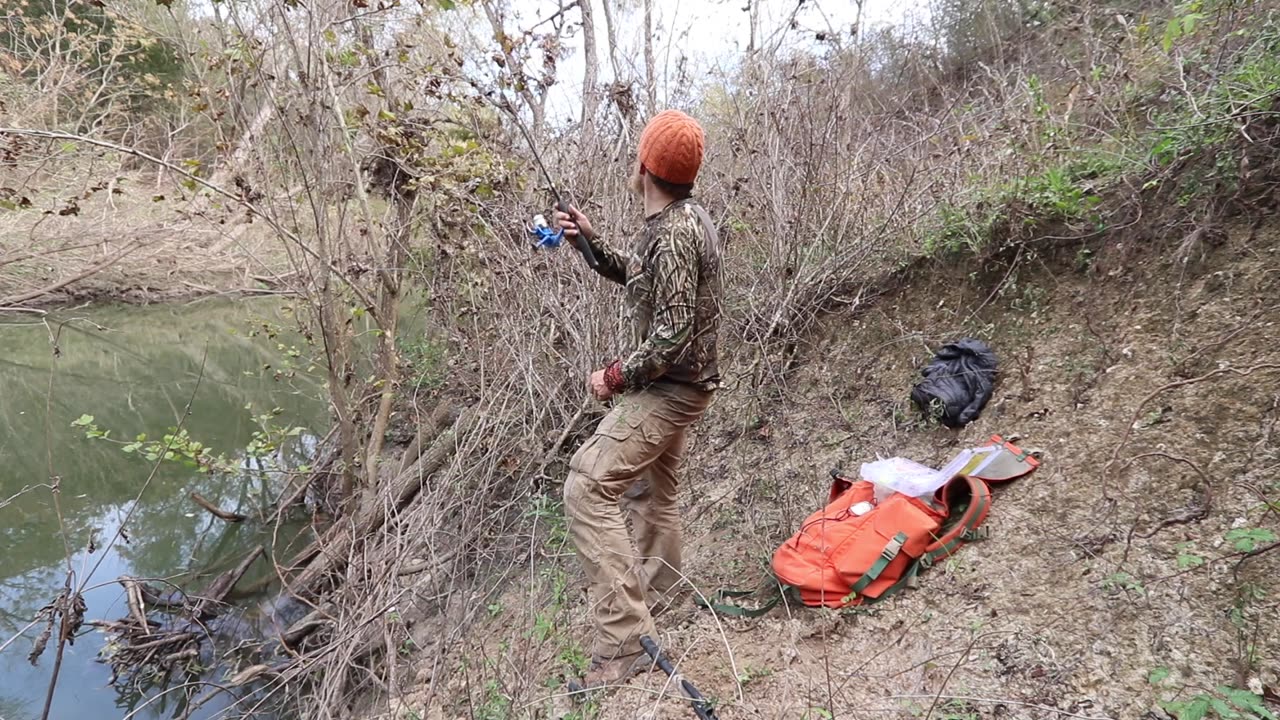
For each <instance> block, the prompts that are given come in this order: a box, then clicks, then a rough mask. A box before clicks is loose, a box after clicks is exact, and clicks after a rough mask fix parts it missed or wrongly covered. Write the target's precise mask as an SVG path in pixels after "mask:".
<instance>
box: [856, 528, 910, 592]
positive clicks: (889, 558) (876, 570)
mask: <svg viewBox="0 0 1280 720" xmlns="http://www.w3.org/2000/svg"><path fill="white" fill-rule="evenodd" d="M906 542H907V534H906V533H904V532H900V533H898V534H897V535H894V536H893V538H892V539H891V540H889V542H887V543H885V546H884V549H883V550H881V551H880V557H878V558H876V561H875V562H874V563H872V564H871V567H870V568H868V569H867V571H866V572H864V573H863V574H862V577H860V578H858V582H856V583H854V584H853V587H852V588H851V592H850V593H849V594H848V595H846V596H845V598H844V601H845V602H846V603H848V602H852V601H853V600H854V599H856V598H857V597H858V596H859V595H861V594H862V591H863V590H866V589H867V586H868V585H870V584H871V583H873V582H875V581H876V579H877V578H879V577H880V573H882V572H884V569H885V568H887V567H889V563H891V562H893V561H894V559H895V558H897V557H898V553H900V552H902V546H903V545H905V544H906Z"/></svg>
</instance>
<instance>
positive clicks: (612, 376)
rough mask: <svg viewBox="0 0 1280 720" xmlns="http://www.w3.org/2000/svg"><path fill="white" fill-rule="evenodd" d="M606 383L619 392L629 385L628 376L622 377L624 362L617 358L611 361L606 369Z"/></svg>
mask: <svg viewBox="0 0 1280 720" xmlns="http://www.w3.org/2000/svg"><path fill="white" fill-rule="evenodd" d="M604 384H605V385H608V386H609V389H610V390H612V391H614V392H618V391H620V390H622V389H623V388H624V387H626V386H627V381H626V378H624V377H622V362H621V361H618V360H615V361H613V362H612V363H610V365H609V367H607V368H605V369H604Z"/></svg>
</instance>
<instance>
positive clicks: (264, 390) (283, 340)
mask: <svg viewBox="0 0 1280 720" xmlns="http://www.w3.org/2000/svg"><path fill="white" fill-rule="evenodd" d="M48 320H49V322H48V323H47V324H46V323H45V322H42V321H40V320H39V319H38V318H36V317H35V316H26V315H19V316H3V317H0V644H3V643H5V642H6V641H9V640H10V639H11V638H13V637H14V636H18V637H17V639H16V640H14V641H13V642H12V643H10V644H9V645H8V647H7V648H5V649H4V650H3V651H2V652H0V720H28V719H31V718H39V717H40V714H41V711H42V709H43V707H44V702H45V695H46V692H47V689H48V685H49V680H50V676H51V674H52V668H53V664H54V652H53V650H54V647H53V644H51V645H50V647H49V650H48V651H47V652H46V653H45V654H44V656H43V657H41V658H40V659H39V661H38V664H37V665H36V666H35V667H33V666H32V665H31V664H30V663H29V662H28V661H27V655H28V653H29V652H30V651H31V648H32V641H33V640H34V638H35V637H36V635H37V634H38V632H39V628H38V627H37V628H35V629H30V630H26V631H25V632H24V628H26V627H27V625H28V624H29V623H30V622H31V620H32V618H33V617H34V616H35V614H36V613H37V611H38V610H39V609H40V608H41V607H42V606H44V605H45V604H46V603H48V602H49V601H50V600H51V599H52V598H53V597H54V596H56V595H57V593H58V591H59V590H60V589H61V588H62V587H63V585H64V583H65V582H66V579H67V576H68V571H69V570H70V571H71V573H72V576H73V583H74V584H76V585H77V586H80V585H83V586H84V587H87V588H89V589H88V590H86V592H85V593H84V597H85V600H86V602H87V605H88V614H87V618H89V619H95V618H96V619H107V620H115V619H119V618H121V617H123V616H124V615H125V614H126V613H127V608H126V606H125V602H124V596H123V591H122V590H121V588H120V586H119V585H118V584H115V583H114V580H115V579H116V578H117V577H119V576H120V575H123V574H129V575H133V576H136V577H147V578H172V579H174V580H175V581H178V582H181V583H183V584H191V585H193V586H195V587H197V588H198V587H202V586H203V584H204V583H207V582H208V581H209V580H210V579H212V577H213V576H214V575H216V573H217V572H218V571H220V570H223V569H226V568H227V567H230V566H233V565H234V564H235V563H236V562H237V560H238V559H239V558H240V557H242V556H243V555H244V553H245V552H246V551H247V550H248V549H250V548H252V547H254V546H255V545H259V544H261V545H266V546H268V547H269V546H270V543H271V542H272V538H271V533H270V528H264V527H263V523H259V522H254V520H253V519H252V516H254V515H255V514H258V513H260V512H263V511H265V510H266V509H267V508H268V506H269V505H270V503H271V501H272V499H273V498H274V497H275V494H276V492H277V491H278V488H279V484H280V482H279V481H280V479H281V476H280V475H279V474H278V473H273V474H271V475H270V476H268V475H264V474H263V473H257V472H253V471H252V470H245V471H244V472H240V473H229V474H222V475H217V474H202V473H200V472H197V471H194V470H191V469H188V468H185V467H182V466H180V465H177V464H163V465H162V466H161V467H160V470H159V471H158V472H157V474H156V475H155V477H154V478H153V479H152V480H151V482H150V484H149V485H146V483H147V478H148V475H149V474H150V472H151V464H150V463H148V462H147V461H146V460H145V459H143V458H140V457H138V456H137V455H136V454H127V453H125V452H123V451H122V447H123V444H122V443H118V442H111V441H105V440H92V439H88V438H86V436H85V435H86V432H85V428H83V427H74V426H73V425H72V423H73V422H74V421H75V420H77V419H78V418H80V417H81V416H83V415H91V416H93V419H94V420H93V421H94V423H95V424H96V425H97V426H98V427H99V428H101V429H102V430H104V431H105V430H109V431H110V437H111V438H112V439H115V438H119V439H122V440H130V439H133V438H134V437H135V436H136V435H137V434H139V433H146V434H148V435H149V436H150V437H158V436H160V435H162V434H163V433H164V432H165V431H166V429H167V428H169V427H171V426H176V425H177V424H178V423H179V421H180V420H181V418H182V416H183V415H184V410H185V408H186V407H187V405H188V403H190V408H191V411H190V415H189V416H188V417H187V418H186V420H185V425H184V426H185V428H186V430H187V431H188V432H189V434H190V436H191V438H192V439H194V440H196V441H199V442H201V443H203V444H205V445H208V446H210V447H212V448H214V449H215V450H216V451H218V452H221V453H223V454H225V455H226V456H227V457H228V458H231V459H233V460H235V459H242V458H244V455H245V451H244V448H245V447H246V445H247V444H248V443H249V442H250V441H251V438H252V434H253V432H254V431H255V430H257V429H258V425H257V424H256V423H255V421H254V416H255V415H260V414H262V413H267V412H270V411H272V410H273V409H278V410H279V414H278V415H277V416H276V418H275V420H274V422H275V423H276V424H277V425H280V426H297V427H301V428H304V430H303V431H302V432H300V433H299V434H297V435H295V436H294V437H293V438H291V439H289V440H288V441H287V442H285V443H284V444H283V445H282V447H281V449H280V451H279V452H278V453H276V454H275V455H274V457H273V459H272V462H277V463H280V465H279V466H280V467H297V465H298V464H301V463H304V462H305V457H306V456H307V455H308V453H309V451H310V450H311V449H312V448H314V446H315V444H316V442H317V435H318V434H322V431H323V429H324V427H325V424H326V417H325V404H324V402H323V401H322V397H321V394H322V389H321V387H320V385H319V382H318V379H317V377H316V375H314V374H312V373H308V372H307V370H308V365H309V363H308V359H307V356H306V353H307V350H306V348H305V347H304V346H303V344H302V343H301V342H300V341H299V340H298V338H296V337H294V336H291V335H290V334H289V333H288V332H287V331H286V332H284V333H283V334H281V335H279V336H278V337H276V338H269V337H267V336H266V334H265V333H259V334H257V335H256V336H251V334H250V331H251V330H253V328H254V325H255V324H256V325H257V327H258V329H259V330H260V329H261V328H262V323H263V322H266V323H269V324H271V325H273V326H276V327H280V328H282V329H287V328H289V327H290V326H291V325H292V324H293V323H292V318H291V316H290V311H289V308H288V306H287V305H285V304H283V303H280V302H278V301H274V300H268V301H235V302H232V301H205V302H198V303H193V304H188V305H182V306H167V307H151V308H138V307H92V308H85V309H80V310H68V311H61V312H57V313H55V314H53V315H51V316H49V318H48ZM55 345H56V348H57V352H56V353H55V351H54V347H55ZM295 345H296V348H297V350H298V351H300V352H299V353H297V356H296V357H295V356H293V355H294V353H292V352H291V347H293V346H295ZM281 346H283V348H282V347H281ZM247 408H248V409H247ZM51 477H55V478H57V479H58V487H59V489H60V492H59V493H57V495H56V497H55V494H54V493H53V492H52V491H51V490H50V487H49V485H50V478H51ZM144 485H146V487H145V489H144ZM193 490H195V491H198V492H199V493H200V494H202V495H203V496H204V497H206V498H208V499H210V500H212V501H213V502H215V503H217V504H219V505H221V506H222V507H224V508H226V509H229V510H237V511H239V512H241V513H243V514H246V515H249V516H251V519H250V520H249V521H248V522H245V523H242V524H240V525H234V524H227V523H223V522H222V521H220V520H217V519H215V518H213V517H212V516H211V515H209V514H207V513H205V512H204V511H202V510H200V509H199V508H198V507H196V506H195V504H194V503H192V501H191V499H190V493H191V492H192V491H193ZM55 500H56V502H55ZM122 527H123V528H124V530H125V533H126V535H127V540H125V539H123V537H122V538H121V539H120V540H118V541H117V542H115V543H114V544H112V543H111V540H112V538H113V537H114V536H115V535H116V531H117V530H118V529H120V528H122ZM299 533H301V534H299ZM305 533H306V531H305V529H304V528H291V527H287V526H286V527H283V528H282V529H281V532H280V533H279V537H280V538H287V537H293V538H296V539H295V540H294V542H302V541H303V540H305ZM268 573H269V570H268V567H267V565H266V563H264V562H261V561H259V562H258V563H257V564H256V565H255V567H254V568H253V570H252V571H251V572H250V573H249V575H248V576H247V577H246V578H245V581H244V584H252V583H253V582H254V580H255V579H260V578H265V577H267V575H268ZM247 604H248V605H252V604H253V603H252V599H250V601H249V602H248V603H247ZM105 644H106V637H105V636H104V634H103V633H102V632H101V631H100V630H96V629H93V628H90V627H89V626H88V625H87V624H86V626H85V627H84V628H83V629H82V630H81V636H80V637H79V638H78V639H77V640H76V642H75V644H74V646H69V647H67V649H66V652H65V656H64V659H63V663H62V668H61V673H60V676H59V679H58V682H57V686H56V689H55V694H54V699H53V704H52V710H51V712H50V714H49V717H51V718H85V719H86V720H93V719H97V718H104V719H106V718H121V717H125V716H128V715H129V714H130V713H131V712H136V714H135V715H133V717H138V718H162V717H163V718H169V717H174V716H175V715H176V714H180V712H181V707H180V704H179V703H178V698H177V696H176V695H175V696H166V697H164V698H161V699H160V700H155V699H154V691H149V692H143V693H130V692H119V691H117V690H116V689H115V688H113V687H112V686H111V685H110V684H109V680H110V677H111V674H110V666H109V665H107V664H105V663H102V662H99V661H98V660H99V658H100V656H101V654H102V653H103V652H104V646H105ZM105 651H106V652H109V648H107V649H106V650H105ZM148 700H152V702H150V704H147V703H148ZM225 705H226V703H225V702H222V701H218V702H211V703H209V704H208V705H206V706H204V707H202V708H201V710H200V711H199V712H198V713H197V714H196V715H195V716H194V717H212V716H214V715H216V714H217V713H218V712H219V710H220V709H222V708H223V707H225Z"/></svg>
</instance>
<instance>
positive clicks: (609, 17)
mask: <svg viewBox="0 0 1280 720" xmlns="http://www.w3.org/2000/svg"><path fill="white" fill-rule="evenodd" d="M613 1H614V0H601V2H602V3H603V4H604V31H605V35H606V36H608V42H609V67H610V68H612V69H613V81H614V82H622V66H620V65H619V64H618V31H617V28H615V27H614V25H613V9H612V8H611V7H610V3H612V2H613Z"/></svg>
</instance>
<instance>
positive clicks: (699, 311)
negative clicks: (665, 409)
mask: <svg viewBox="0 0 1280 720" xmlns="http://www.w3.org/2000/svg"><path fill="white" fill-rule="evenodd" d="M590 243H591V249H592V251H593V252H594V253H595V256H596V260H597V261H598V263H599V267H598V268H597V271H598V272H599V273H600V274H601V275H603V276H604V277H606V278H608V279H609V280H612V281H614V282H616V283H619V284H621V285H623V286H624V287H625V288H626V293H627V303H626V318H625V319H626V320H627V321H628V325H629V330H630V333H629V337H628V338H627V343H626V347H627V350H628V354H625V355H624V356H623V358H622V359H621V360H620V361H618V362H617V363H615V364H614V365H612V366H610V367H609V368H608V369H607V371H606V373H605V380H606V382H608V384H609V385H610V387H611V388H612V389H613V390H614V392H625V391H627V390H635V389H639V388H642V387H644V386H646V385H648V384H649V383H652V382H654V381H659V380H661V381H670V382H678V383H686V384H690V385H694V386H696V387H699V388H701V389H703V390H707V391H712V390H715V389H717V388H718V387H719V385H720V373H719V368H718V363H717V349H716V339H717V338H716V336H717V334H718V332H719V326H720V302H721V268H720V239H719V237H718V236H717V235H716V232H715V226H714V224H713V223H712V222H711V219H710V218H709V217H707V215H706V211H705V210H703V209H702V207H701V206H699V205H698V204H697V203H696V202H695V201H693V200H692V199H686V200H678V201H676V202H674V203H672V204H670V205H668V206H667V207H666V208H665V209H664V210H662V211H661V212H659V213H657V214H656V215H653V216H651V217H650V218H648V219H647V220H646V221H645V225H644V229H643V231H642V232H641V233H640V234H639V237H637V238H636V240H635V241H634V242H633V244H632V247H631V249H630V252H624V251H621V250H618V249H617V248H614V247H612V246H610V245H609V244H607V243H605V242H603V241H601V240H600V239H599V238H598V237H593V238H590Z"/></svg>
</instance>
